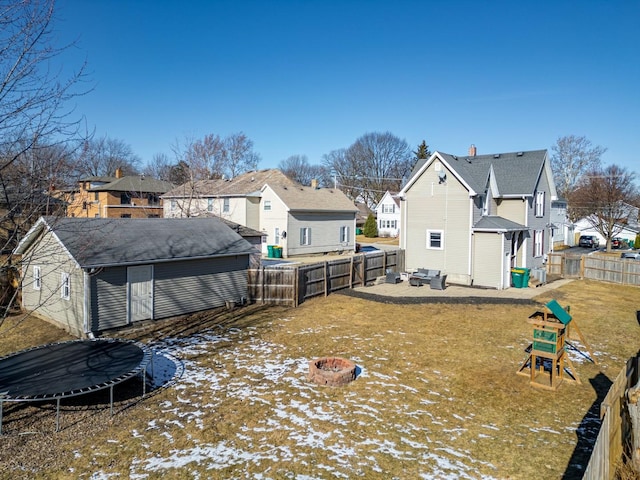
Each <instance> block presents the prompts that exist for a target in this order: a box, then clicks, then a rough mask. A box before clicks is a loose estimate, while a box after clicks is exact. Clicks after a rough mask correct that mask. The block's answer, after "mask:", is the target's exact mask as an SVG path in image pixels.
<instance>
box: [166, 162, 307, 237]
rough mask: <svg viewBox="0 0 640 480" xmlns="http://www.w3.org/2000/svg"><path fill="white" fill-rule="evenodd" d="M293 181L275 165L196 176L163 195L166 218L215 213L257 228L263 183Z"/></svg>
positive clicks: (274, 183)
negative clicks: (204, 177)
mask: <svg viewBox="0 0 640 480" xmlns="http://www.w3.org/2000/svg"><path fill="white" fill-rule="evenodd" d="M266 183H269V184H271V185H280V184H282V185H296V182H294V181H292V180H290V179H289V178H288V177H287V176H286V175H285V174H283V173H282V172H281V171H280V170H277V169H268V170H260V171H253V172H247V173H244V174H242V175H238V176H237V177H235V178H233V179H225V178H222V179H215V180H198V181H195V182H187V183H185V184H183V185H180V186H179V187H175V188H173V189H171V190H170V191H168V192H166V193H165V194H164V195H162V199H163V208H164V217H165V218H186V217H200V216H216V217H220V218H223V219H225V220H229V221H231V222H235V223H238V224H240V225H244V226H246V227H249V228H253V229H256V230H259V229H260V196H261V189H262V187H263V186H264V185H265V184H266Z"/></svg>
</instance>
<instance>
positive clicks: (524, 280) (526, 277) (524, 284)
mask: <svg viewBox="0 0 640 480" xmlns="http://www.w3.org/2000/svg"><path fill="white" fill-rule="evenodd" d="M521 270H524V273H523V274H522V288H529V277H530V276H531V269H530V268H522V269H521Z"/></svg>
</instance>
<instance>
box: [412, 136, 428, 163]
mask: <svg viewBox="0 0 640 480" xmlns="http://www.w3.org/2000/svg"><path fill="white" fill-rule="evenodd" d="M413 154H414V155H415V156H416V160H426V159H427V158H429V157H430V156H431V151H430V150H429V145H427V142H425V141H424V140H422V143H421V144H420V145H418V150H416V151H415V152H413Z"/></svg>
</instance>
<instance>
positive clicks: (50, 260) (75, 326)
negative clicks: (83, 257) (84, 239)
mask: <svg viewBox="0 0 640 480" xmlns="http://www.w3.org/2000/svg"><path fill="white" fill-rule="evenodd" d="M23 259H25V261H26V263H27V264H28V266H27V267H26V269H25V272H24V278H23V280H22V306H23V308H24V309H25V310H27V311H30V312H34V313H35V314H36V315H37V316H39V317H42V318H45V319H47V320H49V321H52V322H53V323H55V324H57V325H58V326H60V327H61V328H64V329H65V330H67V331H68V332H70V333H72V334H74V335H76V336H83V335H84V325H83V321H84V273H83V271H82V269H80V268H79V267H78V266H77V264H76V263H75V262H74V261H73V259H71V258H70V257H69V256H68V255H67V253H66V252H65V251H64V249H63V248H62V246H61V245H60V243H58V241H57V240H56V239H55V238H54V237H53V235H51V234H50V233H46V234H45V235H44V236H43V238H42V241H41V242H40V243H39V245H38V253H37V255H35V254H33V251H32V250H30V251H28V252H26V253H25V254H24V255H23ZM34 266H38V267H40V272H41V277H40V278H41V288H40V290H34V288H33V267H34ZM63 272H64V273H68V274H69V280H70V296H69V299H68V300H65V299H63V298H61V296H60V281H61V276H62V273H63Z"/></svg>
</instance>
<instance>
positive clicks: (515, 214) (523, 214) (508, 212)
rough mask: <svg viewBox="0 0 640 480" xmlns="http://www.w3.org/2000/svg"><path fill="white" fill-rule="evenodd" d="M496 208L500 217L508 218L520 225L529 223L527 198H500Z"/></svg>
mask: <svg viewBox="0 0 640 480" xmlns="http://www.w3.org/2000/svg"><path fill="white" fill-rule="evenodd" d="M496 210H497V211H496V215H498V216H499V217H502V218H506V219H507V220H511V221H512V222H516V223H519V224H520V225H527V212H528V210H529V206H528V205H527V199H526V198H525V199H522V198H513V199H511V198H507V199H504V198H503V199H498V202H497V209H496Z"/></svg>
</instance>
